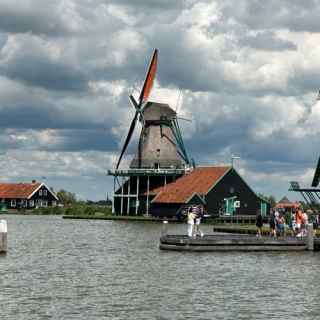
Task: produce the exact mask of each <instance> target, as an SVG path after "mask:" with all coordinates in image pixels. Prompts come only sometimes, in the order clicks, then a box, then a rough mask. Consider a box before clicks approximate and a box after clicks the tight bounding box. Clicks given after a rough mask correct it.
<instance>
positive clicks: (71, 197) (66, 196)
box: [57, 189, 77, 205]
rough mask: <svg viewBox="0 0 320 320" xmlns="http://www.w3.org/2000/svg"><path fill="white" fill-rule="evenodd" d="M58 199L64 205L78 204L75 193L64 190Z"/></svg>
mask: <svg viewBox="0 0 320 320" xmlns="http://www.w3.org/2000/svg"><path fill="white" fill-rule="evenodd" d="M57 197H58V198H59V200H60V201H61V203H63V204H64V205H70V204H75V203H76V202H77V197H76V195H75V194H74V193H72V192H69V191H66V190H63V189H61V190H59V191H58V192H57Z"/></svg>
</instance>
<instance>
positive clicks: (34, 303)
mask: <svg viewBox="0 0 320 320" xmlns="http://www.w3.org/2000/svg"><path fill="white" fill-rule="evenodd" d="M0 218H5V219H6V220H7V222H8V253H7V254H6V255H0V319H1V320H7V319H14V320H16V319H18V320H20V319H26V320H32V319H59V320H60V319H66V320H69V319H80V320H82V319H86V320H87V319H88V320H91V319H136V320H141V319H148V320H149V319H158V320H165V319H181V320H182V319H183V320H184V319H210V320H211V319H230V320H231V319H232V320H235V319H267V320H270V319H286V320H290V319H295V320H296V319H299V320H300V319H320V305H319V300H320V253H312V252H305V253H181V252H167V251H160V250H159V249H158V245H159V235H160V231H161V224H157V223H142V222H122V221H120V222H119V221H94V220H63V219H62V218H61V217H55V216H21V215H11V216H9V215H1V217H0ZM203 228H204V229H205V232H207V233H208V232H209V231H210V229H211V228H209V227H208V226H204V227H203ZM169 230H170V232H178V233H183V232H185V231H186V226H185V225H171V226H170V228H169Z"/></svg>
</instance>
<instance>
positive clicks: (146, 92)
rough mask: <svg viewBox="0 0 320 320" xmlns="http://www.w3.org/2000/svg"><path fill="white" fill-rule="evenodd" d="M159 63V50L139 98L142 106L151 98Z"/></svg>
mask: <svg viewBox="0 0 320 320" xmlns="http://www.w3.org/2000/svg"><path fill="white" fill-rule="evenodd" d="M157 63H158V49H155V50H154V52H153V56H152V59H151V62H150V65H149V69H148V72H147V75H146V79H145V80H144V84H143V87H142V90H141V93H140V97H139V104H140V106H141V104H142V103H144V102H146V101H147V100H148V98H149V95H150V92H151V89H152V87H153V82H154V78H155V76H156V72H157Z"/></svg>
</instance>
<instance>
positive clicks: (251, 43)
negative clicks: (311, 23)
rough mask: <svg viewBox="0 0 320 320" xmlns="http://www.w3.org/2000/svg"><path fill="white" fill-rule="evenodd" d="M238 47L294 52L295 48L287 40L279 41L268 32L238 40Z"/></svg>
mask: <svg viewBox="0 0 320 320" xmlns="http://www.w3.org/2000/svg"><path fill="white" fill-rule="evenodd" d="M239 42H240V45H244V46H248V47H251V48H254V49H258V50H267V51H268V50H270V51H282V50H296V49H297V46H296V45H295V44H294V43H293V42H291V41H288V40H284V39H279V38H277V37H275V34H274V33H273V32H270V31H265V32H259V33H257V34H256V35H253V36H249V35H248V36H246V37H244V38H242V39H240V41H239Z"/></svg>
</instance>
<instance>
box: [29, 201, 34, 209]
mask: <svg viewBox="0 0 320 320" xmlns="http://www.w3.org/2000/svg"><path fill="white" fill-rule="evenodd" d="M29 207H31V208H33V207H34V200H29Z"/></svg>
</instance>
